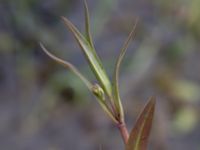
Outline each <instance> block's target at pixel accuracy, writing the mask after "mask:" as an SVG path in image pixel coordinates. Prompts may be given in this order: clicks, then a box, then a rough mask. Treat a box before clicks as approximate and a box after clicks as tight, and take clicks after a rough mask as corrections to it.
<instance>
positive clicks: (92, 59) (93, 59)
mask: <svg viewBox="0 0 200 150" xmlns="http://www.w3.org/2000/svg"><path fill="white" fill-rule="evenodd" d="M62 19H63V21H64V23H65V25H66V27H67V28H68V29H69V30H70V31H71V32H72V33H73V35H74V37H75V39H76V40H77V42H78V44H79V46H80V47H81V50H82V51H83V53H84V54H85V57H86V59H87V60H88V62H89V65H90V68H91V69H92V71H93V73H94V74H95V76H96V78H97V80H98V81H99V82H100V84H101V86H102V88H103V89H104V91H105V92H106V94H108V95H109V96H111V95H112V86H111V83H110V80H109V78H108V76H107V74H106V72H105V70H104V68H103V65H102V64H101V61H100V59H99V57H98V56H97V54H96V52H95V50H94V49H93V48H92V47H91V46H90V44H89V42H88V41H87V40H86V38H85V37H84V36H83V35H82V34H81V33H80V32H79V31H78V29H77V28H76V27H75V26H74V25H73V24H72V23H71V22H70V21H69V20H68V19H67V18H65V17H62Z"/></svg>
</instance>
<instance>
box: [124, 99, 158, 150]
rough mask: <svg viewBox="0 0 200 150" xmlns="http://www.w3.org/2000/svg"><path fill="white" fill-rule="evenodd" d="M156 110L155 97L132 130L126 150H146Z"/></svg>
mask: <svg viewBox="0 0 200 150" xmlns="http://www.w3.org/2000/svg"><path fill="white" fill-rule="evenodd" d="M154 110H155V97H151V98H150V100H149V101H148V103H147V104H146V106H145V107H144V109H143V111H142V112H141V114H140V115H139V118H138V119H137V121H136V124H135V126H134V128H133V129H132V131H131V133H130V136H129V139H128V143H127V144H126V150H146V149H147V143H148V137H149V134H150V131H151V126H152V120H153V115H154Z"/></svg>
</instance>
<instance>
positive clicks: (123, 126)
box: [117, 122, 129, 144]
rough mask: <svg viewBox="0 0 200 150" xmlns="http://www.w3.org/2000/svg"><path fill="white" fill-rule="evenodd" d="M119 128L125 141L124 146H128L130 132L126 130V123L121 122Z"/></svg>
mask: <svg viewBox="0 0 200 150" xmlns="http://www.w3.org/2000/svg"><path fill="white" fill-rule="evenodd" d="M117 127H118V129H119V131H120V133H121V136H122V139H123V141H124V144H126V143H127V142H128V138H129V133H128V130H127V128H126V124H125V122H119V123H118V124H117Z"/></svg>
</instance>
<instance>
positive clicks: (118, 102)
mask: <svg viewBox="0 0 200 150" xmlns="http://www.w3.org/2000/svg"><path fill="white" fill-rule="evenodd" d="M136 25H137V20H136V23H135V25H134V26H133V28H132V30H131V32H130V34H129V36H128V38H127V40H126V41H125V43H124V45H123V47H122V49H121V51H120V54H119V57H118V58H117V62H116V65H115V70H114V81H113V90H114V96H115V98H114V100H115V105H116V108H117V110H118V112H119V114H120V119H123V118H124V111H123V107H122V104H121V100H120V94H119V69H120V65H121V62H122V60H123V58H124V55H125V53H126V50H127V48H128V45H129V43H130V41H131V39H132V37H133V35H134V31H135V28H136Z"/></svg>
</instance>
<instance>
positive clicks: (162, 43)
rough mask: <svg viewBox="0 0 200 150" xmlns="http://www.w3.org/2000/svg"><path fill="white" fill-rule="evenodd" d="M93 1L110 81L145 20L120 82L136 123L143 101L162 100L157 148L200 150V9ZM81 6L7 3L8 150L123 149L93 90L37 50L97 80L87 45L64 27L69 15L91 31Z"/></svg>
mask: <svg viewBox="0 0 200 150" xmlns="http://www.w3.org/2000/svg"><path fill="white" fill-rule="evenodd" d="M88 3H89V9H90V12H91V27H92V32H93V36H94V39H95V47H96V49H97V51H98V53H99V54H100V56H101V58H102V60H103V62H104V65H105V66H106V69H107V71H108V72H109V73H110V72H112V70H113V65H114V61H115V58H116V56H117V55H118V53H119V50H120V48H121V46H122V43H123V41H124V39H125V38H126V36H127V35H128V33H129V31H130V29H131V26H132V25H133V24H134V20H135V18H136V17H139V18H140V19H139V20H140V21H139V24H138V27H137V31H136V37H135V39H134V41H133V42H132V44H131V46H130V48H129V51H128V54H127V55H126V58H125V61H124V62H123V67H122V68H123V69H122V72H121V78H120V87H121V91H122V93H121V94H122V100H123V103H124V104H125V110H126V113H127V115H128V117H127V121H128V123H129V125H130V126H132V124H133V122H130V121H129V118H131V119H132V118H133V116H134V117H135V115H136V114H137V113H138V111H139V110H140V108H141V107H142V106H143V104H144V100H145V99H147V97H149V96H150V95H156V96H157V97H158V106H157V118H156V119H155V124H154V127H155V131H153V132H154V135H153V136H152V144H151V146H152V149H155V150H157V149H159V150H166V149H170V150H175V149H176V150H179V149H181V150H186V149H194V150H197V149H199V147H200V144H199V141H198V139H199V138H200V125H199V122H200V121H199V120H200V118H199V115H198V114H199V110H200V109H199V107H200V94H199V93H200V76H199V74H200V65H199V64H200V51H199V47H200V43H199V39H200V28H199V24H200V1H199V0H190V1H186V0H185V1H183V0H174V1H172V0H170V1H164V0H152V1H147V0H146V1H139V0H134V1H132V0H124V1H123V0H118V1H117V0H116V1H114V0H101V1H92V0H88ZM82 6H83V4H82V1H81V0H59V1H58V0H51V1H49V0H1V2H0V20H1V21H0V103H1V105H0V122H1V123H0V145H1V147H2V149H4V150H6V149H9V150H10V149H16V150H18V149H19V150H23V149H24V150H25V149H29V150H31V149H38V150H40V149H43V150H44V149H47V150H62V149H80V147H81V149H87V150H89V149H91V150H92V149H99V145H102V149H104V150H107V149H116V150H118V149H119V150H120V149H122V143H120V139H119V138H118V135H117V133H116V131H115V130H114V129H113V128H112V125H111V124H109V122H108V121H107V118H104V115H103V113H102V112H101V110H99V107H98V106H96V102H95V101H94V100H93V99H94V98H93V97H92V96H91V95H90V94H89V92H88V90H87V88H86V87H85V86H84V85H83V84H82V82H81V81H80V80H79V79H78V78H77V77H76V76H73V74H71V73H70V72H69V71H67V70H65V69H64V68H62V67H60V66H59V65H57V64H56V63H54V62H53V61H52V60H50V59H49V58H48V57H47V56H46V55H45V54H44V53H43V52H42V50H41V48H40V47H39V45H38V42H39V41H42V42H43V43H45V45H48V47H49V49H50V50H51V51H52V52H53V53H54V54H56V55H57V56H59V57H62V58H63V59H66V60H69V61H70V62H73V64H75V65H76V66H77V67H78V68H80V70H81V71H82V72H83V73H84V74H85V75H86V76H88V77H91V72H89V71H88V67H87V65H86V63H85V61H84V59H83V56H82V54H81V52H80V50H79V47H78V46H76V44H75V41H74V39H73V38H72V35H71V34H70V33H69V32H68V31H67V30H66V29H65V27H64V25H63V23H62V22H61V21H60V16H66V17H67V18H69V19H70V20H71V21H72V22H73V23H74V24H75V25H77V26H78V27H79V28H80V29H81V30H82V29H83V28H82V27H83V25H84V23H83V20H84V18H83V7H82ZM110 75H111V74H110ZM92 78H93V77H92ZM93 79H94V78H93ZM88 116H89V117H88ZM102 128H103V129H102ZM72 131H75V132H72ZM116 143H117V144H116ZM167 145H170V146H167Z"/></svg>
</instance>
